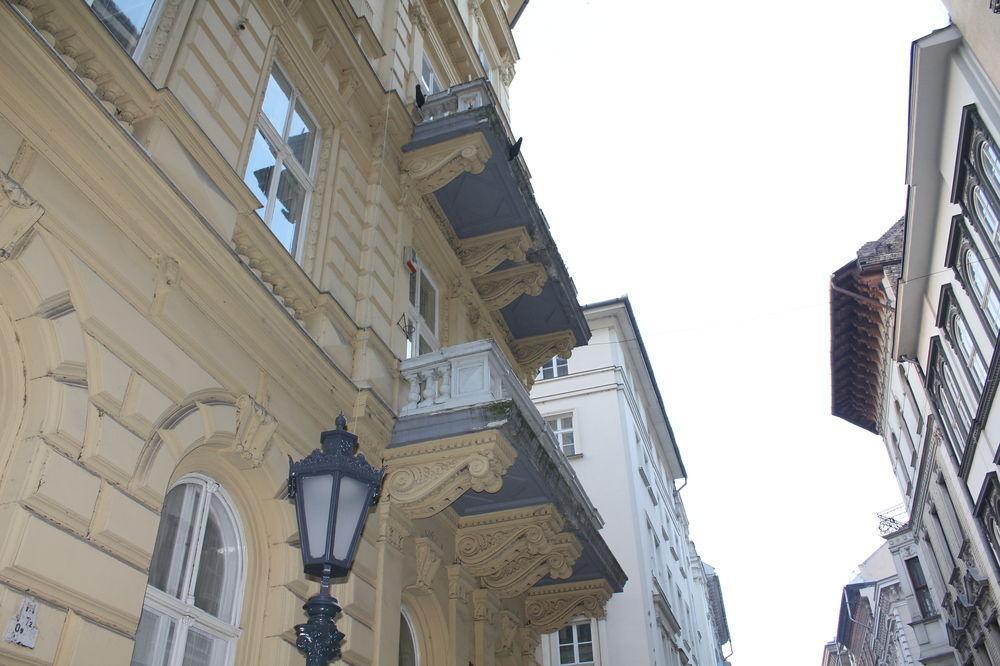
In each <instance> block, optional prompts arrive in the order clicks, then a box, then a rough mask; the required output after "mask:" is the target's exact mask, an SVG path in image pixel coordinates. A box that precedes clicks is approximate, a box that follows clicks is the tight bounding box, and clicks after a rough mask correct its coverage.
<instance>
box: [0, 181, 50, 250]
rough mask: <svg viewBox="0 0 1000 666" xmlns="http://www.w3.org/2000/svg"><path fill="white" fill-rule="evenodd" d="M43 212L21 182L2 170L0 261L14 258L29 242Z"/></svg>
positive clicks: (0, 183)
mask: <svg viewBox="0 0 1000 666" xmlns="http://www.w3.org/2000/svg"><path fill="white" fill-rule="evenodd" d="M43 212H45V211H44V209H43V208H42V207H41V206H40V205H39V204H38V202H37V201H35V200H34V199H32V198H31V196H30V195H29V194H28V193H27V192H25V191H24V188H23V187H21V184H20V183H18V182H17V181H16V180H14V179H13V178H11V177H10V176H8V175H7V174H6V173H4V172H3V171H0V261H5V260H7V259H11V258H13V257H14V256H15V255H17V253H18V252H19V251H20V250H21V248H23V247H24V246H25V245H26V244H27V241H28V239H29V238H30V237H31V234H30V233H29V231H30V230H31V227H32V226H33V225H34V224H35V222H37V221H38V218H40V217H41V216H42V213H43Z"/></svg>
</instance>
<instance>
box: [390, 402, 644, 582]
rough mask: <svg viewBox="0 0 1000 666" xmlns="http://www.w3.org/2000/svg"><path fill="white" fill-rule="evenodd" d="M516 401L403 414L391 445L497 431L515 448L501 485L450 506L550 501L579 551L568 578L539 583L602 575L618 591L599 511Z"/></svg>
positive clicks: (474, 508)
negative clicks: (572, 534)
mask: <svg viewBox="0 0 1000 666" xmlns="http://www.w3.org/2000/svg"><path fill="white" fill-rule="evenodd" d="M519 402H520V401H519V400H517V399H516V398H515V399H513V400H499V401H496V402H490V403H485V404H478V405H474V406H472V407H467V408H464V409H454V410H451V411H446V412H437V413H433V414H417V415H413V416H406V417H403V418H401V419H399V420H398V421H396V426H395V428H394V429H393V432H392V438H391V440H390V443H389V448H397V447H405V446H408V445H410V444H416V443H419V442H425V441H429V440H436V439H442V438H445V437H453V436H456V435H462V434H466V433H471V432H477V431H482V430H494V429H495V430H499V431H500V432H502V433H503V434H504V436H505V437H506V438H507V440H508V441H509V442H510V443H511V445H512V446H513V447H514V449H515V450H516V451H517V459H516V460H515V461H514V464H513V465H512V466H511V468H510V469H509V470H508V471H507V473H506V474H505V475H504V477H503V486H502V488H501V489H500V490H499V491H498V492H496V493H488V492H474V491H466V492H465V494H463V495H462V496H461V497H459V498H458V499H457V500H456V501H455V503H454V504H452V505H451V506H452V508H453V509H455V511H456V512H457V513H458V514H459V515H460V516H471V515H479V514H484V513H491V512H494V511H504V510H507V509H516V508H520V507H525V506H535V505H540V504H548V503H551V504H553V505H555V507H556V509H558V511H559V513H560V514H561V515H562V517H563V519H564V521H565V523H564V524H565V528H566V529H567V530H568V531H571V532H573V533H574V534H575V535H576V537H577V539H579V540H580V544H581V545H582V546H583V551H582V553H581V555H580V558H579V559H578V560H577V562H576V564H575V565H574V567H573V575H572V576H571V577H570V578H569V579H568V580H552V579H550V578H543V579H542V580H541V581H539V583H538V585H547V584H554V583H567V582H572V581H582V580H593V579H597V578H603V579H605V580H607V581H608V584H609V585H611V587H612V589H614V591H615V592H621V591H622V588H623V587H624V585H625V581H626V578H627V577H626V576H625V572H624V571H623V570H622V568H621V565H619V564H618V561H617V560H616V559H615V556H614V555H613V554H612V553H611V550H610V548H608V545H607V544H606V543H605V542H604V539H603V538H601V535H600V533H599V532H598V530H600V528H601V527H602V524H603V523H602V520H601V517H600V515H599V514H598V513H597V510H596V509H595V508H594V506H593V504H591V502H590V499H589V498H588V497H587V495H586V494H585V492H584V490H583V487H582V486H581V485H580V482H579V480H578V479H577V478H576V474H575V473H574V472H573V469H572V467H570V466H569V463H568V462H567V461H566V459H565V457H564V456H563V455H562V453H561V452H560V451H559V450H558V448H557V445H556V443H555V440H553V439H552V435H551V434H550V433H549V432H548V430H547V429H546V428H545V426H544V422H543V421H542V419H541V417H540V416H539V415H538V412H537V410H535V409H534V408H533V407H532V408H531V409H522V408H521V407H520V406H519V404H518V403H519ZM529 405H530V403H529Z"/></svg>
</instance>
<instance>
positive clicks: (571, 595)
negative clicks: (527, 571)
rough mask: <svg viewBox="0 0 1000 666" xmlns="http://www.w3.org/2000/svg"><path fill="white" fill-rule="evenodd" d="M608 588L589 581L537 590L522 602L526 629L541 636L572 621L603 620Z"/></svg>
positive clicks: (529, 593) (601, 582)
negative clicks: (582, 617) (576, 619)
mask: <svg viewBox="0 0 1000 666" xmlns="http://www.w3.org/2000/svg"><path fill="white" fill-rule="evenodd" d="M610 598H611V587H610V586H609V585H608V583H607V582H606V581H604V580H588V581H580V582H576V583H562V584H557V585H545V586H544V587H536V588H534V589H532V590H531V591H530V592H528V597H527V599H525V601H524V615H525V617H526V618H527V620H528V627H529V628H531V629H533V630H534V631H536V632H538V633H542V634H546V633H549V632H550V631H556V630H557V629H559V628H561V627H563V626H565V625H566V624H567V623H568V622H569V621H570V620H572V619H573V618H574V617H578V616H581V615H582V616H584V617H589V618H592V619H595V618H602V617H604V613H605V608H604V607H605V604H607V602H608V599H610Z"/></svg>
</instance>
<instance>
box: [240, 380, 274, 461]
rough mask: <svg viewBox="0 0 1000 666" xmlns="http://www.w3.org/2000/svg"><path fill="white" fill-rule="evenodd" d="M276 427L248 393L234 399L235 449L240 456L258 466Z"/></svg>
mask: <svg viewBox="0 0 1000 666" xmlns="http://www.w3.org/2000/svg"><path fill="white" fill-rule="evenodd" d="M277 429H278V422H277V421H276V420H275V418H274V417H273V416H271V415H270V414H269V413H268V412H267V410H266V409H264V407H263V406H262V405H261V404H260V403H259V402H257V401H256V400H254V399H253V398H252V397H251V396H249V395H246V394H244V395H241V396H240V397H239V398H237V399H236V451H237V452H238V453H239V454H240V457H241V458H243V459H244V460H246V461H248V462H249V463H250V466H251V467H259V466H260V464H261V463H262V462H263V461H264V453H265V452H266V451H267V447H268V446H269V445H270V444H271V440H272V437H273V435H274V433H275V431H276V430H277Z"/></svg>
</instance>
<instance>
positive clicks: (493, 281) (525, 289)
mask: <svg viewBox="0 0 1000 666" xmlns="http://www.w3.org/2000/svg"><path fill="white" fill-rule="evenodd" d="M548 277H549V276H548V273H547V272H546V271H545V267H544V266H542V265H541V264H534V263H532V264H524V265H522V266H515V267H513V268H507V269H504V270H502V271H496V272H493V273H487V274H486V275H481V276H479V277H477V278H475V279H474V280H473V283H474V284H475V285H476V289H477V290H478V291H479V295H480V297H482V299H483V303H485V304H486V307H488V308H490V309H491V310H499V309H501V308H503V307H504V306H506V305H509V304H510V303H512V302H513V301H514V299H516V298H518V297H519V296H522V295H524V294H529V295H531V296H538V295H539V294H541V293H542V288H543V287H544V286H545V281H546V280H548Z"/></svg>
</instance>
